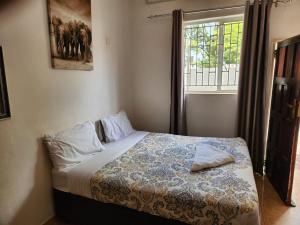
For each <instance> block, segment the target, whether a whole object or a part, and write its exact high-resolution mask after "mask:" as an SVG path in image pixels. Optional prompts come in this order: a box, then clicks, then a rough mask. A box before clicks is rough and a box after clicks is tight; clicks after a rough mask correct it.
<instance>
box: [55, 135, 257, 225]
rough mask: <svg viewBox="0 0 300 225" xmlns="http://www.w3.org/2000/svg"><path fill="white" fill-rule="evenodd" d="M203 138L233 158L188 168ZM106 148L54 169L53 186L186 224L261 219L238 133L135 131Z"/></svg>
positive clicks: (250, 223)
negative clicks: (210, 166) (215, 164)
mask: <svg viewBox="0 0 300 225" xmlns="http://www.w3.org/2000/svg"><path fill="white" fill-rule="evenodd" d="M201 143H203V144H206V145H212V146H214V148H217V149H219V150H221V151H226V152H227V153H230V154H232V155H233V156H234V157H235V163H232V164H228V165H224V166H221V167H217V168H213V169H209V170H204V171H201V172H197V173H191V172H190V168H191V165H192V159H193V157H194V155H195V151H196V146H197V145H199V144H201ZM105 147H106V150H105V151H103V152H101V153H99V154H97V155H96V156H95V157H94V158H93V159H89V160H87V161H86V162H83V163H81V164H79V165H78V166H76V167H74V168H68V169H66V170H63V171H59V173H57V171H53V176H54V180H56V182H54V183H56V184H57V186H54V188H56V189H58V190H61V191H67V192H70V193H72V194H75V195H80V196H84V197H87V198H91V199H95V200H98V201H100V202H104V203H113V204H118V205H121V206H125V207H128V208H132V209H135V210H138V211H143V212H146V213H149V214H152V215H157V216H161V217H165V218H169V219H175V220H179V221H182V222H184V223H187V224H193V225H200V224H201V225H206V224H207V225H208V224H214V225H221V224H222V225H224V224H231V225H259V224H260V216H259V206H258V196H257V191H256V186H255V181H254V176H253V170H252V163H251V160H250V156H249V153H248V148H247V145H246V143H245V141H244V140H242V139H240V138H201V137H186V136H177V135H170V134H158V133H146V132H135V133H134V134H132V135H130V136H129V137H127V138H126V139H123V140H121V141H118V142H115V143H111V144H108V145H106V146H105ZM58 184H60V185H58Z"/></svg>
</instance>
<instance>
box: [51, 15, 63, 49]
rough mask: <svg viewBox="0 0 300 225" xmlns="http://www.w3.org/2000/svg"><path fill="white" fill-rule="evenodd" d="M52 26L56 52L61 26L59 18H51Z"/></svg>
mask: <svg viewBox="0 0 300 225" xmlns="http://www.w3.org/2000/svg"><path fill="white" fill-rule="evenodd" d="M51 21H52V22H51V23H52V25H53V33H54V38H55V44H56V50H57V52H59V50H58V46H59V45H58V42H59V26H60V25H62V24H63V22H62V20H61V19H60V18H59V17H56V16H53V17H52V20H51Z"/></svg>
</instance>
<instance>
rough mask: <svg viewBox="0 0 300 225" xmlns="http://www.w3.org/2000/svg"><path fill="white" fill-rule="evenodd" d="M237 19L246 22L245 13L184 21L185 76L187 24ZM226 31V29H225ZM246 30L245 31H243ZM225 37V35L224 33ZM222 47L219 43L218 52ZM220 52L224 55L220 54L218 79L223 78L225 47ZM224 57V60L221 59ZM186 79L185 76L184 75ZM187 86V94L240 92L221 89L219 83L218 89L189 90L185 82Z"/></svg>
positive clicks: (233, 20)
mask: <svg viewBox="0 0 300 225" xmlns="http://www.w3.org/2000/svg"><path fill="white" fill-rule="evenodd" d="M237 21H243V22H244V14H243V13H239V14H234V15H227V16H218V17H210V18H202V19H196V20H187V21H183V26H182V31H183V32H182V35H183V38H182V52H183V55H182V59H183V75H184V76H185V73H184V70H185V38H184V36H185V29H186V27H187V26H189V25H194V24H202V23H210V22H219V23H221V24H224V23H226V22H237ZM222 28H224V26H222ZM223 32H224V29H223ZM243 32H244V31H243ZM243 32H242V37H243ZM223 37H224V35H223ZM218 39H219V40H220V37H218ZM241 45H242V43H241ZM220 49H222V47H221V45H218V52H219V51H220ZM220 52H222V55H219V54H218V73H217V74H216V79H222V69H221V68H222V67H223V53H224V49H223V50H221V51H220ZM221 58H222V60H221ZM220 61H222V63H219V62H220ZM184 80H185V77H184ZM184 86H185V94H233V95H236V94H238V89H237V90H221V89H220V88H221V86H220V85H217V90H216V91H203V90H201V91H191V90H189V91H187V90H186V89H187V88H186V87H187V86H188V85H186V83H184Z"/></svg>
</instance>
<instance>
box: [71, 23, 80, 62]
mask: <svg viewBox="0 0 300 225" xmlns="http://www.w3.org/2000/svg"><path fill="white" fill-rule="evenodd" d="M69 31H70V35H71V36H70V47H71V57H72V58H75V59H77V60H79V36H80V29H79V26H78V22H77V21H76V20H74V21H70V22H69Z"/></svg>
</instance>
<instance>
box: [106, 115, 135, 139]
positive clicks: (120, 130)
mask: <svg viewBox="0 0 300 225" xmlns="http://www.w3.org/2000/svg"><path fill="white" fill-rule="evenodd" d="M101 123H102V126H103V130H104V133H105V139H106V142H114V141H117V140H120V139H122V138H124V137H127V136H128V135H130V134H131V133H132V132H134V129H133V128H132V126H131V123H130V121H129V119H128V117H127V115H126V113H125V112H124V111H121V112H119V113H118V114H115V115H111V116H109V117H107V118H104V119H102V120H101Z"/></svg>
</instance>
